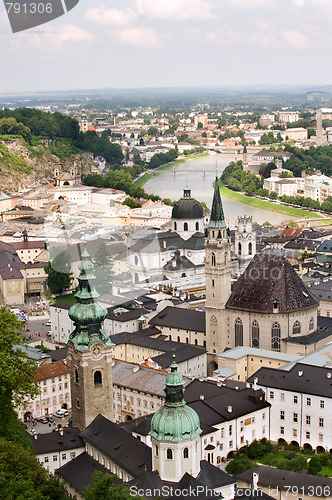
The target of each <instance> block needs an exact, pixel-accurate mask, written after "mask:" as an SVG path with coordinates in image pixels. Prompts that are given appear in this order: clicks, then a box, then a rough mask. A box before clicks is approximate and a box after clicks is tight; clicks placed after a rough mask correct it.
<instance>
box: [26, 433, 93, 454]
mask: <svg viewBox="0 0 332 500" xmlns="http://www.w3.org/2000/svg"><path fill="white" fill-rule="evenodd" d="M29 437H30V439H31V442H32V444H33V447H34V450H35V454H36V455H41V454H42V453H43V454H44V453H51V452H52V451H64V450H72V449H75V448H84V441H83V439H82V438H81V436H80V431H79V429H78V428H77V427H73V428H72V429H68V428H65V429H63V435H61V434H60V433H59V432H48V433H47V434H38V435H37V439H35V438H34V436H29Z"/></svg>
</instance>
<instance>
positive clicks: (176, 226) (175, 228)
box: [174, 222, 178, 231]
mask: <svg viewBox="0 0 332 500" xmlns="http://www.w3.org/2000/svg"><path fill="white" fill-rule="evenodd" d="M177 228H178V225H177V223H176V222H174V231H176V230H177Z"/></svg>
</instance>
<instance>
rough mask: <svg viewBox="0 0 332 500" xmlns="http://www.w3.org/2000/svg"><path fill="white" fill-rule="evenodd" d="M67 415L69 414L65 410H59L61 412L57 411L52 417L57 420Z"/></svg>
mask: <svg viewBox="0 0 332 500" xmlns="http://www.w3.org/2000/svg"><path fill="white" fill-rule="evenodd" d="M68 415H69V412H68V410H66V409H65V408H61V410H58V411H57V412H56V413H54V416H55V417H59V418H62V417H68Z"/></svg>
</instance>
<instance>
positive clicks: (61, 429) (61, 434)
mask: <svg viewBox="0 0 332 500" xmlns="http://www.w3.org/2000/svg"><path fill="white" fill-rule="evenodd" d="M59 434H60V436H63V428H62V427H60V429H59Z"/></svg>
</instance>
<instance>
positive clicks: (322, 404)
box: [319, 399, 325, 408]
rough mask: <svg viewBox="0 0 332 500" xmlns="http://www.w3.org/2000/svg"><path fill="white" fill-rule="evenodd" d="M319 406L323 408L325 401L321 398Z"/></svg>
mask: <svg viewBox="0 0 332 500" xmlns="http://www.w3.org/2000/svg"><path fill="white" fill-rule="evenodd" d="M319 408H325V401H324V400H323V399H321V400H320V401H319Z"/></svg>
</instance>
